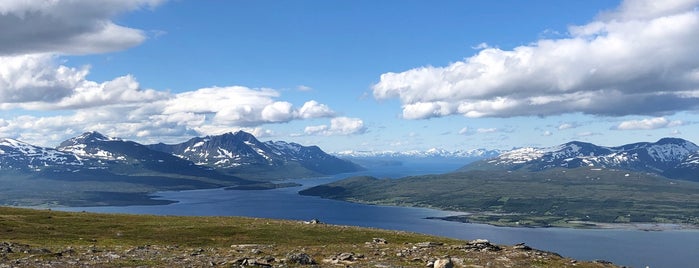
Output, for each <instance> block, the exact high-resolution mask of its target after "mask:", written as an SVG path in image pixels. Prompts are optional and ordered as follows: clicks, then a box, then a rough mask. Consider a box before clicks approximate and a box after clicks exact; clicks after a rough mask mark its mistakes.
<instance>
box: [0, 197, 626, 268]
mask: <svg viewBox="0 0 699 268" xmlns="http://www.w3.org/2000/svg"><path fill="white" fill-rule="evenodd" d="M0 222H2V225H0V232H2V234H3V235H2V238H1V239H0V266H2V267H5V266H10V267H46V266H50V267H78V266H80V267H124V266H129V267H136V266H138V267H211V266H213V267H219V266H220V267H239V266H253V267H271V266H275V267H277V266H280V267H317V265H320V266H321V267H333V266H336V265H342V266H346V265H349V266H352V267H426V266H427V265H430V264H431V265H430V267H433V266H434V267H437V266H438V265H439V263H446V262H447V260H448V262H450V263H451V264H454V265H456V267H468V266H483V265H489V266H497V267H533V266H540V267H572V266H575V267H616V266H614V265H612V264H609V263H607V262H603V261H600V262H582V261H575V260H571V259H568V258H563V257H560V256H559V255H557V254H555V253H550V252H544V251H539V250H535V249H531V248H529V247H527V246H526V245H515V246H503V245H493V244H490V243H488V242H487V241H486V240H473V241H462V240H454V239H446V238H440V237H433V236H426V235H420V234H413V233H405V232H396V231H384V230H377V229H367V228H359V227H348V226H332V225H325V224H322V223H320V224H310V223H303V222H295V221H280V220H269V219H252V218H237V217H171V216H169V217H163V216H135V215H110V214H92V213H68V212H56V211H50V210H27V209H16V208H4V207H0ZM434 263H438V264H437V265H434ZM442 267H446V266H442Z"/></svg>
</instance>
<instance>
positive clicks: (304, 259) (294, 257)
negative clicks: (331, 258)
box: [286, 253, 316, 265]
mask: <svg viewBox="0 0 699 268" xmlns="http://www.w3.org/2000/svg"><path fill="white" fill-rule="evenodd" d="M286 261H287V262H289V263H297V264H303V265H308V264H316V261H315V260H314V259H313V258H311V256H310V255H308V254H306V253H289V254H288V255H287V256H286Z"/></svg>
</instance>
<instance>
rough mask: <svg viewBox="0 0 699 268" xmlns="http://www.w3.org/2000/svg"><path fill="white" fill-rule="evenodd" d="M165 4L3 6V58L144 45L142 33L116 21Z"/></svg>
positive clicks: (114, 1)
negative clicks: (114, 19)
mask: <svg viewBox="0 0 699 268" xmlns="http://www.w3.org/2000/svg"><path fill="white" fill-rule="evenodd" d="M161 2H164V1H163V0H102V1H94V0H73V1H42V0H3V1H2V2H0V25H6V26H7V25H11V27H0V55H18V54H33V53H58V54H91V53H103V52H109V51H116V50H122V49H125V48H129V47H132V46H135V45H138V44H140V43H141V42H143V41H144V40H145V38H146V36H145V34H144V33H143V31H141V30H138V29H132V28H128V27H124V26H120V25H117V24H115V23H114V22H113V21H112V19H113V18H114V17H116V16H117V15H119V14H121V13H124V12H127V11H132V10H135V9H139V8H143V7H154V6H157V5H158V4H160V3H161Z"/></svg>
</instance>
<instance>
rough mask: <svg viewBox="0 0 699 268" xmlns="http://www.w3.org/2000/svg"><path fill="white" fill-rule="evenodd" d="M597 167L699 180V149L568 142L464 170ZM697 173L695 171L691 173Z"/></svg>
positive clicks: (678, 143) (672, 143)
mask: <svg viewBox="0 0 699 268" xmlns="http://www.w3.org/2000/svg"><path fill="white" fill-rule="evenodd" d="M586 166H589V167H598V168H614V169H626V170H633V171H642V172H652V173H657V174H660V175H664V176H667V177H670V178H678V179H688V180H699V173H697V172H696V171H697V170H699V168H698V167H699V146H697V145H696V144H694V143H692V142H689V141H687V140H683V139H678V138H663V139H661V140H659V141H657V142H655V143H649V142H640V143H633V144H627V145H622V146H618V147H604V146H598V145H594V144H591V143H585V142H578V141H574V142H569V143H565V144H561V145H558V146H554V147H548V148H532V147H526V148H519V149H515V150H511V151H507V152H504V153H502V154H500V155H499V156H497V157H495V158H491V159H487V160H483V161H479V162H475V163H472V164H470V165H467V166H465V167H464V168H462V169H461V170H474V169H490V170H492V169H506V170H516V169H521V168H525V169H528V170H532V171H539V170H544V169H549V168H556V167H562V168H577V167H586ZM692 170H694V172H692Z"/></svg>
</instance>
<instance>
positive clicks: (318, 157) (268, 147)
mask: <svg viewBox="0 0 699 268" xmlns="http://www.w3.org/2000/svg"><path fill="white" fill-rule="evenodd" d="M147 147H149V148H151V149H153V150H158V151H162V152H166V153H170V154H172V155H176V156H178V157H180V158H183V159H187V160H189V161H192V162H194V163H196V164H199V165H206V166H210V167H213V168H217V169H222V170H224V171H235V170H236V169H245V168H264V167H269V168H283V167H285V166H289V167H292V166H293V167H296V168H299V167H300V168H303V169H307V170H308V171H310V172H311V173H309V174H312V173H316V174H318V175H331V174H337V173H345V172H352V171H359V170H361V169H362V168H361V167H360V166H358V165H356V164H354V163H352V162H350V161H347V160H343V159H340V158H337V157H335V156H332V155H329V154H327V153H325V152H324V151H323V150H322V149H320V148H319V147H318V146H303V145H300V144H298V143H289V142H285V141H267V142H261V141H259V140H258V139H257V138H255V136H253V135H252V134H250V133H247V132H244V131H238V132H235V133H233V132H229V133H224V134H221V135H213V136H206V137H195V138H192V139H189V140H187V141H185V142H182V143H178V144H164V143H158V144H152V145H147Z"/></svg>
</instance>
